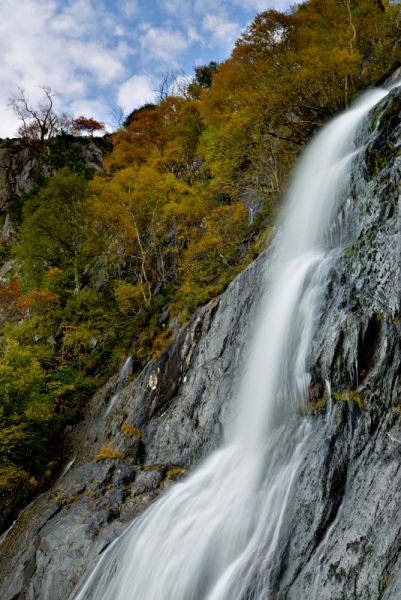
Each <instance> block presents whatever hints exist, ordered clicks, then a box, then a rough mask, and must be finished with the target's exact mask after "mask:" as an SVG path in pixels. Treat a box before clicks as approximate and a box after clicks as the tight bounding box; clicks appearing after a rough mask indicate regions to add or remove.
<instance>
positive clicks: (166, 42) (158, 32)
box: [139, 23, 190, 68]
mask: <svg viewBox="0 0 401 600" xmlns="http://www.w3.org/2000/svg"><path fill="white" fill-rule="evenodd" d="M139 44H140V47H141V53H142V60H143V61H144V62H150V61H157V62H158V63H159V64H161V66H162V67H163V68H164V67H165V66H169V67H170V68H171V67H172V68H177V66H178V62H177V59H178V57H179V56H180V55H181V54H183V53H184V52H185V51H186V50H187V49H188V46H189V45H190V41H189V39H188V38H187V37H186V36H185V35H184V34H183V33H181V32H180V31H173V30H172V29H167V28H163V27H154V26H153V25H151V24H150V23H143V24H142V25H141V26H140V28H139Z"/></svg>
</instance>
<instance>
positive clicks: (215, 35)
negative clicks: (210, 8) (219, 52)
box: [202, 14, 241, 48]
mask: <svg viewBox="0 0 401 600" xmlns="http://www.w3.org/2000/svg"><path fill="white" fill-rule="evenodd" d="M202 25H203V29H204V30H205V31H206V32H207V33H208V34H209V36H210V40H211V43H212V44H217V45H220V46H224V47H227V48H231V47H232V46H233V44H234V42H235V40H236V39H237V37H238V35H239V33H240V31H241V27H240V25H239V24H238V23H235V22H234V21H231V20H229V19H226V18H224V17H223V16H220V15H214V14H206V15H204V17H203V20H202Z"/></svg>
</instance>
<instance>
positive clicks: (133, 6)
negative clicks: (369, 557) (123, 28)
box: [118, 0, 139, 18]
mask: <svg viewBox="0 0 401 600" xmlns="http://www.w3.org/2000/svg"><path fill="white" fill-rule="evenodd" d="M118 5H119V8H120V10H121V11H122V12H123V14H124V15H125V16H126V17H128V18H132V17H133V16H135V15H137V14H138V12H139V2H138V0H119V3H118Z"/></svg>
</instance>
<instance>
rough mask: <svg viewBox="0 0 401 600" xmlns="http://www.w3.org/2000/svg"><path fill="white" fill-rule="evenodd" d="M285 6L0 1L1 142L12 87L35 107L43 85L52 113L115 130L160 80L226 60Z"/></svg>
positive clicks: (8, 125)
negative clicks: (260, 21)
mask: <svg viewBox="0 0 401 600" xmlns="http://www.w3.org/2000/svg"><path fill="white" fill-rule="evenodd" d="M288 5H289V2H288V0H0V61H1V68H0V137H3V138H4V137H13V136H14V135H15V134H16V130H17V127H18V120H17V118H16V117H15V115H14V113H13V112H12V110H10V109H9V108H7V104H8V100H9V98H10V97H12V96H14V95H15V94H16V92H17V89H18V88H19V87H21V88H23V89H24V90H25V92H26V95H27V96H28V97H29V98H30V100H31V101H32V102H33V103H37V102H39V101H40V99H41V97H42V91H41V89H40V88H41V86H47V87H50V88H51V89H52V91H54V92H55V93H56V97H55V103H56V112H67V113H68V114H70V115H72V116H74V117H77V116H80V115H84V116H86V117H93V118H95V119H97V120H100V121H103V122H105V123H106V124H107V125H108V128H109V129H110V128H112V127H113V125H114V126H115V120H113V116H112V114H113V109H116V108H117V107H121V108H122V110H123V112H124V113H125V114H128V113H129V112H130V111H131V110H132V109H133V108H136V107H138V106H141V105H142V104H144V103H145V102H148V101H152V99H153V98H154V95H155V90H156V89H157V87H158V85H159V83H160V81H161V80H162V78H163V76H164V74H166V73H173V72H174V73H176V74H183V73H185V74H186V75H191V74H192V73H193V69H194V67H195V66H197V65H201V64H207V63H208V62H209V61H211V60H216V61H217V62H219V61H221V60H224V59H225V58H227V57H228V56H229V55H230V51H231V49H232V48H233V45H234V43H235V40H236V39H238V36H239V35H240V33H241V31H243V30H244V29H245V28H246V26H247V25H248V24H249V23H250V22H251V21H252V19H253V18H254V17H255V15H256V14H257V13H258V12H260V11H262V10H266V9H268V8H277V9H280V10H284V9H286V8H287V7H288Z"/></svg>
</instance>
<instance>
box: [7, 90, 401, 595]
mask: <svg viewBox="0 0 401 600" xmlns="http://www.w3.org/2000/svg"><path fill="white" fill-rule="evenodd" d="M359 135H360V141H361V143H362V142H363V143H364V149H363V151H362V152H360V153H359V155H358V156H357V157H356V158H355V164H354V169H353V174H352V182H351V195H350V197H349V198H347V199H344V203H343V210H342V212H341V214H340V216H339V219H340V220H341V222H342V231H343V235H344V246H343V251H342V253H341V254H340V255H339V257H338V261H337V264H336V265H335V268H333V271H332V273H331V274H330V280H329V282H328V286H327V294H326V300H325V305H324V310H322V313H321V314H320V316H318V317H317V319H318V323H317V324H316V336H315V338H314V341H313V346H312V349H311V373H312V382H311V387H310V400H309V404H308V407H307V411H306V412H307V414H306V415H305V416H304V417H302V418H304V419H307V420H308V421H309V426H310V430H311V433H310V435H309V437H308V439H307V442H306V444H305V446H304V448H303V461H302V467H301V469H300V471H299V473H298V478H297V482H296V484H295V486H294V489H293V492H292V499H291V502H289V504H288V510H287V514H286V516H285V520H284V525H283V527H282V528H281V532H280V538H281V539H280V543H279V544H278V548H279V550H278V552H277V556H276V557H275V560H274V565H273V569H272V571H271V573H270V578H271V581H272V598H276V599H281V600H284V599H286V600H306V599H308V600H309V599H319V600H322V599H323V600H325V599H327V600H329V599H330V600H344V599H345V598H347V599H351V598H353V599H358V600H359V599H363V600H379V599H381V600H390V599H391V600H393V599H395V598H401V536H400V529H401V516H400V510H399V507H400V502H401V491H400V490H401V377H400V375H401V366H400V365H401V354H400V333H401V312H400V298H401V276H400V273H401V271H400V257H401V221H400V210H401V197H400V189H401V90H398V91H397V90H394V91H393V92H391V94H390V95H389V96H387V98H386V99H385V100H383V101H382V102H381V104H380V106H379V107H377V108H376V110H375V111H373V112H372V114H371V115H370V119H369V120H368V121H367V122H366V124H365V127H364V130H363V131H361V132H360V134H359ZM367 140H368V141H367ZM265 260H266V257H264V256H262V257H260V258H259V259H258V260H257V261H256V262H255V263H253V264H252V265H251V266H250V267H248V269H247V270H245V271H244V272H243V273H242V274H241V275H240V276H239V277H238V278H237V279H236V280H235V281H234V282H233V283H232V284H231V285H230V286H229V288H228V289H227V291H226V292H225V293H224V294H223V295H222V296H221V297H219V298H217V299H215V300H213V301H212V302H211V303H210V304H208V305H207V306H205V307H203V308H202V309H200V310H199V311H198V312H197V313H196V314H195V315H194V317H193V319H192V321H191V322H190V323H189V324H188V326H186V327H185V328H184V329H182V330H181V331H180V332H179V334H178V336H177V338H176V340H175V341H174V342H173V343H172V344H171V345H170V346H169V347H168V348H167V349H166V350H165V351H164V353H163V354H162V355H161V356H160V357H159V358H158V359H156V360H155V361H154V362H153V363H151V364H149V365H148V366H147V367H146V368H145V370H144V371H143V372H142V374H141V375H140V377H139V378H138V379H136V380H130V381H129V382H128V383H127V384H126V385H125V386H124V387H122V389H121V391H120V392H119V393H118V394H117V396H116V395H115V392H116V388H117V380H116V379H115V380H112V381H110V382H109V383H108V384H107V385H106V386H105V388H104V389H103V390H101V391H100V392H98V393H97V394H96V396H95V397H94V398H93V400H92V402H91V404H90V406H89V407H88V411H87V415H86V417H85V420H84V421H83V422H82V423H81V424H80V425H79V427H77V428H76V430H75V431H73V432H72V434H71V437H72V440H73V451H72V454H71V461H72V460H73V461H74V462H73V464H70V465H69V470H68V471H66V472H65V473H64V474H63V475H61V476H60V478H59V480H58V481H57V482H56V484H55V485H54V486H53V488H52V489H51V490H49V491H48V492H47V493H45V494H42V495H41V496H40V497H39V498H37V499H36V500H35V501H34V502H33V503H32V504H31V505H30V506H28V507H27V508H26V509H25V511H24V512H23V513H22V515H21V516H20V518H19V519H18V521H17V522H16V524H15V525H14V527H13V528H12V529H11V530H10V531H9V532H8V534H7V535H6V536H4V539H3V541H2V543H1V545H0V580H1V583H0V596H1V598H2V599H4V600H17V599H18V600H23V599H24V600H25V599H29V600H34V599H35V600H39V599H40V600H50V599H52V600H53V599H54V598H57V599H58V600H67V599H68V598H69V596H70V594H71V593H72V590H73V589H74V586H75V585H76V584H77V582H78V581H79V580H80V578H81V577H82V575H83V574H84V573H85V572H87V571H88V570H90V569H91V567H92V565H93V564H94V563H95V562H96V559H97V557H98V555H99V553H101V552H102V551H103V550H104V549H105V548H106V546H107V545H108V544H109V543H110V542H111V541H112V540H113V539H114V538H115V537H116V536H117V535H118V534H119V533H120V532H121V531H122V529H123V528H124V527H125V524H126V523H127V522H128V521H129V520H131V519H132V518H133V517H134V516H135V515H137V514H139V513H140V512H141V511H142V510H144V508H146V506H148V505H149V503H151V502H152V501H153V500H154V499H155V498H156V497H157V496H158V495H159V494H160V493H162V492H163V491H165V490H166V489H167V488H168V487H169V486H171V485H174V480H175V479H176V478H177V477H178V476H180V475H182V474H183V473H184V470H186V469H188V468H189V467H191V466H193V465H195V464H196V463H198V462H199V461H200V460H201V459H202V458H203V457H204V456H205V455H206V454H207V453H209V452H210V451H211V450H212V449H213V448H214V447H215V446H216V445H217V444H218V443H219V441H220V440H221V438H222V436H224V432H225V431H226V429H227V427H229V425H230V418H231V414H232V413H231V410H232V402H231V399H232V398H233V397H234V396H235V391H236V388H237V386H238V379H239V376H240V371H241V365H242V363H243V361H244V359H245V355H246V348H247V343H248V341H249V337H250V335H251V333H250V332H251V325H252V320H253V317H254V314H255V311H256V310H257V305H258V301H259V298H260V295H261V293H262V290H263V280H264V270H265ZM326 382H330V385H331V395H330V396H331V397H329V394H328V392H327V387H328V386H327V383H326ZM119 387H121V386H119ZM112 399H113V400H112ZM111 402H112V404H111ZM295 418H297V419H299V418H300V417H299V416H298V417H294V419H295ZM272 573H273V577H272ZM260 576H261V577H262V576H263V573H261V574H260ZM249 598H254V596H253V595H252V593H251V592H250V594H249ZM99 600H100V599H99Z"/></svg>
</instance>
